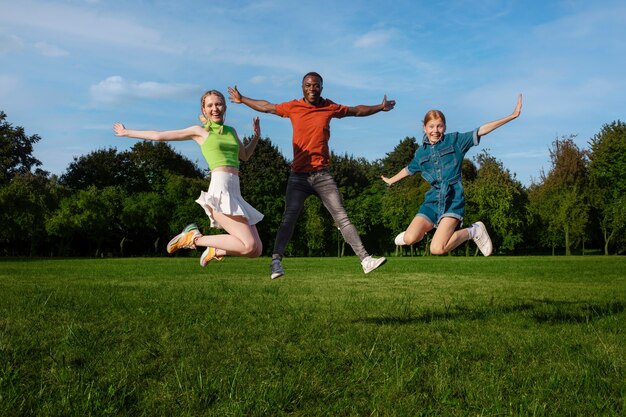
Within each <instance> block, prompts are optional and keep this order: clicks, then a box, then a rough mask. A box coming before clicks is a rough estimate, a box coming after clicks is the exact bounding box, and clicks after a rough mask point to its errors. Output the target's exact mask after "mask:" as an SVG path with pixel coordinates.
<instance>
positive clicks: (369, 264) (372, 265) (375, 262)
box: [361, 256, 387, 274]
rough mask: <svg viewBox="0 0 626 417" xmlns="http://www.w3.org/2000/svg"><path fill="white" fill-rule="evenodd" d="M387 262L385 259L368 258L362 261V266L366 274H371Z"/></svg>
mask: <svg viewBox="0 0 626 417" xmlns="http://www.w3.org/2000/svg"><path fill="white" fill-rule="evenodd" d="M385 262H387V259H385V258H384V257H383V258H372V257H371V256H368V257H367V258H365V259H363V260H362V261H361V266H362V267H363V272H365V273H366V274H369V273H370V272H372V271H373V270H375V269H376V268H378V267H379V266H381V265H382V264H384V263H385Z"/></svg>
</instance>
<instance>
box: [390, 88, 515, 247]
mask: <svg viewBox="0 0 626 417" xmlns="http://www.w3.org/2000/svg"><path fill="white" fill-rule="evenodd" d="M521 110H522V95H521V94H520V95H519V97H518V99H517V105H516V106H515V110H513V113H511V115H509V116H507V117H504V118H502V119H498V120H495V121H493V122H489V123H486V124H484V125H482V126H480V127H479V128H477V129H475V130H473V131H471V132H466V133H458V132H454V133H445V131H446V118H445V116H444V115H443V113H442V112H440V111H439V110H430V111H429V112H428V113H426V116H425V117H424V140H423V143H422V145H421V146H420V147H419V148H418V149H417V150H416V151H415V156H414V157H413V160H412V161H411V162H410V163H409V165H408V166H406V167H405V168H403V169H401V170H400V171H399V172H398V173H397V174H396V175H394V176H393V177H391V178H387V177H385V176H382V180H383V181H385V182H386V183H387V184H388V185H391V184H394V183H395V182H397V181H400V180H401V179H403V178H406V177H408V176H410V175H413V174H415V173H417V172H421V173H422V177H423V178H424V179H425V180H426V181H427V182H428V183H429V184H430V186H431V188H430V190H428V191H427V192H426V194H425V196H424V202H423V203H422V205H421V206H420V208H419V211H418V213H417V215H416V216H415V218H414V219H413V221H412V222H411V224H410V225H409V227H408V228H407V229H406V230H405V231H404V232H402V233H400V234H399V235H398V236H396V238H395V243H396V245H412V244H414V243H416V242H419V241H421V240H422V239H423V238H424V236H425V235H426V233H428V232H430V231H431V230H433V229H434V228H436V229H437V230H436V231H435V235H434V236H433V239H432V241H431V243H430V253H432V254H433V255H443V254H446V253H448V252H450V251H451V250H453V249H455V248H456V247H458V246H459V245H461V244H462V243H464V242H466V241H468V240H469V239H473V240H474V242H476V245H477V246H478V248H479V249H480V251H481V252H482V253H483V255H485V256H489V255H491V252H492V250H493V245H492V244H491V239H490V238H489V234H488V233H487V229H486V228H485V225H484V224H483V223H482V222H476V223H474V224H472V225H471V226H470V227H467V228H465V229H459V227H460V226H461V224H462V222H463V216H464V215H465V195H464V193H463V185H462V184H461V166H462V164H463V157H464V156H465V154H466V153H467V151H468V150H469V149H470V148H471V147H472V146H476V145H478V143H479V142H480V138H481V137H482V136H484V135H486V134H488V133H490V132H492V131H494V130H495V129H497V128H499V127H500V126H502V125H504V124H505V123H508V122H510V121H511V120H513V119H516V118H518V117H519V115H520V113H521Z"/></svg>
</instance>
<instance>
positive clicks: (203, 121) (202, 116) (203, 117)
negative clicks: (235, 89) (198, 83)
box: [198, 90, 226, 134]
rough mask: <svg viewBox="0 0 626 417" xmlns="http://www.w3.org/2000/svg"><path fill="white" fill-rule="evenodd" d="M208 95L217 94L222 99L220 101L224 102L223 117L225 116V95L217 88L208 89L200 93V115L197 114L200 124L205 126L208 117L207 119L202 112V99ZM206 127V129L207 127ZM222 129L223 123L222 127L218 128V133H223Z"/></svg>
mask: <svg viewBox="0 0 626 417" xmlns="http://www.w3.org/2000/svg"><path fill="white" fill-rule="evenodd" d="M208 96H218V97H219V98H221V99H222V103H224V119H225V116H226V97H224V94H222V93H220V92H219V91H217V90H209V91H207V92H206V93H204V94H203V95H202V98H201V99H200V116H198V118H199V119H200V122H202V126H205V125H206V124H207V123H208V122H209V119H207V118H206V116H205V115H204V113H203V110H204V100H205V99H206V98H207V97H208ZM206 129H207V130H208V127H207V128H206ZM223 130H224V125H222V127H221V128H220V134H222V133H223Z"/></svg>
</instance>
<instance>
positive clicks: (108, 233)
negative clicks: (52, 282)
mask: <svg viewBox="0 0 626 417" xmlns="http://www.w3.org/2000/svg"><path fill="white" fill-rule="evenodd" d="M125 197H126V194H125V192H124V191H123V189H122V188H121V187H105V188H103V189H99V188H97V187H95V186H91V187H89V188H87V189H85V190H80V191H78V192H77V193H75V194H74V195H72V196H70V197H66V198H64V199H62V200H61V202H60V204H59V208H58V209H57V210H55V211H54V212H53V213H52V214H51V216H50V217H49V218H48V219H47V220H46V230H47V232H48V233H49V234H50V235H52V236H55V237H57V238H59V239H60V241H59V252H60V254H61V255H69V254H78V255H86V254H92V255H95V256H100V255H104V254H105V253H111V254H112V253H116V252H117V247H119V246H118V245H119V243H120V242H121V241H122V239H123V237H124V236H123V235H124V233H123V230H122V222H121V213H122V207H123V201H124V198H125Z"/></svg>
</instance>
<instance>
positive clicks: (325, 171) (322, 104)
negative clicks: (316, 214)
mask: <svg viewBox="0 0 626 417" xmlns="http://www.w3.org/2000/svg"><path fill="white" fill-rule="evenodd" d="M322 89H323V80H322V76H321V75H319V74H318V73H316V72H309V73H308V74H306V75H305V76H304V77H303V79H302V93H303V96H304V97H303V98H301V99H299V100H292V101H287V102H284V103H280V104H272V103H270V102H268V101H266V100H255V99H251V98H249V97H244V96H243V95H241V93H240V92H239V91H238V90H237V87H236V86H235V87H232V88H231V87H228V93H229V95H230V101H232V102H233V103H243V104H245V105H247V106H248V107H250V108H252V109H254V110H256V111H260V112H263V113H271V114H276V115H278V116H281V117H289V119H290V120H291V125H292V128H293V162H292V163H291V174H290V175H289V181H288V183H287V190H286V191H285V212H284V213H283V218H282V221H281V223H280V227H279V228H278V232H277V234H276V241H275V243H274V250H273V253H272V263H271V266H270V268H271V278H272V279H275V278H278V277H281V276H283V275H284V271H283V266H282V258H283V254H284V252H285V247H286V246H287V243H289V240H290V239H291V237H292V235H293V231H294V228H295V226H296V222H297V221H298V217H300V213H301V211H302V208H303V207H304V200H306V199H307V198H308V197H309V196H311V195H315V196H317V197H318V198H319V199H320V200H321V201H322V203H323V204H324V206H325V207H326V209H327V210H328V211H329V212H330V214H331V216H332V217H333V220H334V221H335V223H336V224H337V227H338V228H339V230H340V231H341V234H342V236H343V238H344V239H345V241H346V242H348V244H349V245H350V246H351V247H352V249H353V250H354V253H355V254H356V255H357V256H358V257H359V259H360V260H361V266H362V267H363V271H364V272H365V273H366V274H367V273H369V272H371V271H373V270H374V269H376V268H378V267H379V266H380V265H382V264H383V263H384V262H385V258H373V257H371V256H370V255H369V254H368V253H367V251H366V250H365V248H364V247H363V243H362V242H361V238H360V237H359V234H358V232H357V230H356V227H355V226H354V225H353V224H352V222H350V219H349V218H348V214H347V213H346V210H345V208H344V206H343V201H342V198H341V194H340V192H339V188H337V184H336V183H335V180H334V179H333V177H332V175H331V174H330V171H329V167H330V151H329V149H328V140H329V139H330V121H331V119H332V118H338V119H340V118H342V117H347V116H356V117H362V116H370V115H372V114H375V113H378V112H379V111H389V110H391V109H393V108H394V106H395V104H396V102H395V101H394V100H389V101H388V100H387V96H384V97H383V102H382V103H381V104H378V105H375V106H365V105H359V106H355V107H348V106H343V105H339V104H336V103H334V102H332V101H331V100H328V99H325V98H322V96H321V93H322Z"/></svg>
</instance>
